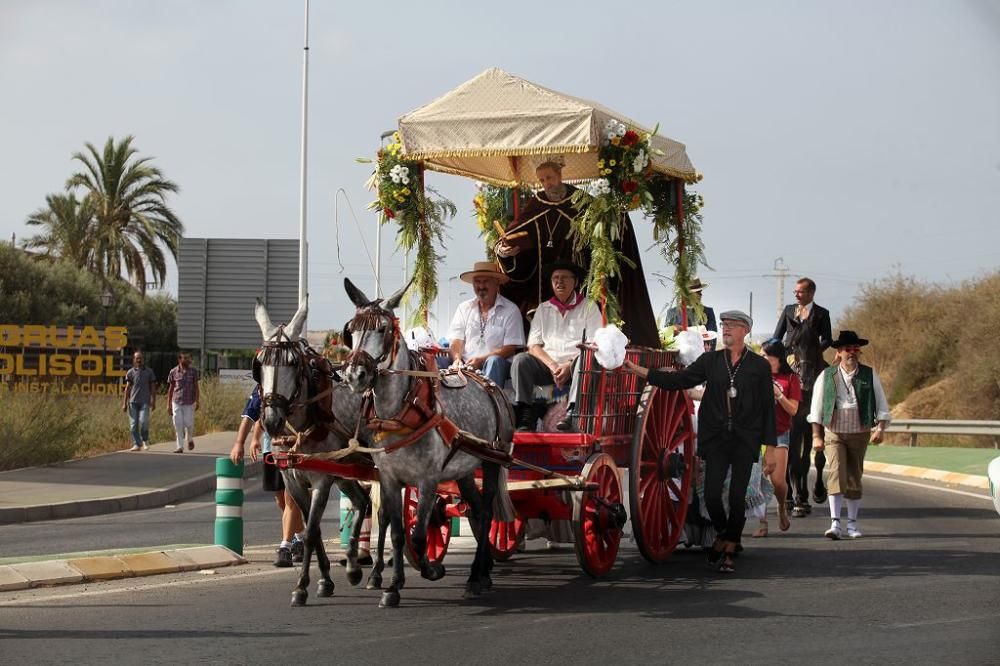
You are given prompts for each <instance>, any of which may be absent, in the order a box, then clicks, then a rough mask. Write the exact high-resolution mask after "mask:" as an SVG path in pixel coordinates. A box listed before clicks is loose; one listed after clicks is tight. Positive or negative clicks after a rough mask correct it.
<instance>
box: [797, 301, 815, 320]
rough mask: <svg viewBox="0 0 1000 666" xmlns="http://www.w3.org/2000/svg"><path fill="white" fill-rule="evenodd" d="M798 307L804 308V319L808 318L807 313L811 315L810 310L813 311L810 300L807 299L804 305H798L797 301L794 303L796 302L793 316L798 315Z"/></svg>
mask: <svg viewBox="0 0 1000 666" xmlns="http://www.w3.org/2000/svg"><path fill="white" fill-rule="evenodd" d="M799 308H802V309H803V310H805V312H806V316H805V318H806V319H808V318H809V315H811V314H812V311H813V304H812V301H809V302H808V303H806V304H805V305H799V304H798V303H796V304H795V316H796V317H798V316H799Z"/></svg>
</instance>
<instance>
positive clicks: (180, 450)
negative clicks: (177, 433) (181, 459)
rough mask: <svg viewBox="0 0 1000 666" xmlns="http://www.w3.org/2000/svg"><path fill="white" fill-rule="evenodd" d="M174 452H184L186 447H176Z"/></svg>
mask: <svg viewBox="0 0 1000 666" xmlns="http://www.w3.org/2000/svg"><path fill="white" fill-rule="evenodd" d="M174 453H184V447H182V446H178V447H177V448H176V449H174Z"/></svg>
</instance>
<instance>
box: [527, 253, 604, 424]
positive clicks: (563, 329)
mask: <svg viewBox="0 0 1000 666" xmlns="http://www.w3.org/2000/svg"><path fill="white" fill-rule="evenodd" d="M546 273H547V274H548V276H549V281H550V282H551V284H552V291H553V293H554V294H555V295H554V296H553V297H552V298H550V299H549V300H547V301H545V302H544V303H542V304H540V305H539V306H538V310H537V311H536V312H535V317H534V319H532V320H531V330H530V331H529V333H528V351H527V352H522V353H520V354H518V355H517V356H515V357H514V362H513V365H512V367H511V371H510V376H511V380H512V382H513V384H514V411H515V414H516V416H517V429H518V430H519V431H522V432H524V431H531V430H534V429H535V421H536V419H537V415H536V414H535V406H534V399H535V387H536V386H551V385H553V384H554V385H555V386H556V387H557V388H563V387H565V386H566V385H567V384H568V385H570V400H571V401H572V400H573V398H574V397H575V395H576V390H575V389H576V372H575V367H576V361H577V358H579V356H580V350H579V348H578V347H577V345H579V344H580V343H581V342H583V340H584V337H585V336H586V337H587V338H588V339H592V338H593V336H594V333H596V332H597V329H599V328H600V327H601V325H602V323H603V321H602V318H601V311H600V309H599V308H598V307H597V305H596V304H595V303H594V302H593V301H591V300H588V299H587V298H586V297H585V296H583V294H581V293H580V292H579V291H577V285H579V284H580V282H581V281H582V280H583V275H584V273H583V269H581V268H580V267H579V266H577V265H576V264H573V263H571V262H567V261H562V262H556V263H554V264H551V265H550V266H547V267H546ZM572 411H573V404H572V402H570V405H569V409H568V410H567V412H566V414H567V416H566V418H565V419H563V421H561V422H560V423H559V424H558V425H557V426H556V427H557V428H558V429H559V430H566V429H568V428H569V425H570V421H569V419H570V415H571V414H572Z"/></svg>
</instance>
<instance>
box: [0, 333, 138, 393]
mask: <svg viewBox="0 0 1000 666" xmlns="http://www.w3.org/2000/svg"><path fill="white" fill-rule="evenodd" d="M127 346H128V329H127V328H126V327H124V326H107V327H98V326H65V327H60V326H46V325H43V324H3V323H0V391H11V392H15V393H67V394H76V395H107V394H117V393H119V392H120V391H121V388H122V384H121V382H122V377H124V376H125V372H126V371H127V368H125V367H124V366H123V363H122V350H124V349H125V347H127Z"/></svg>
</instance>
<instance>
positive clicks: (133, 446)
mask: <svg viewBox="0 0 1000 666" xmlns="http://www.w3.org/2000/svg"><path fill="white" fill-rule="evenodd" d="M129 451H142V447H141V446H139V445H138V444H133V445H132V448H131V449H129Z"/></svg>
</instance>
